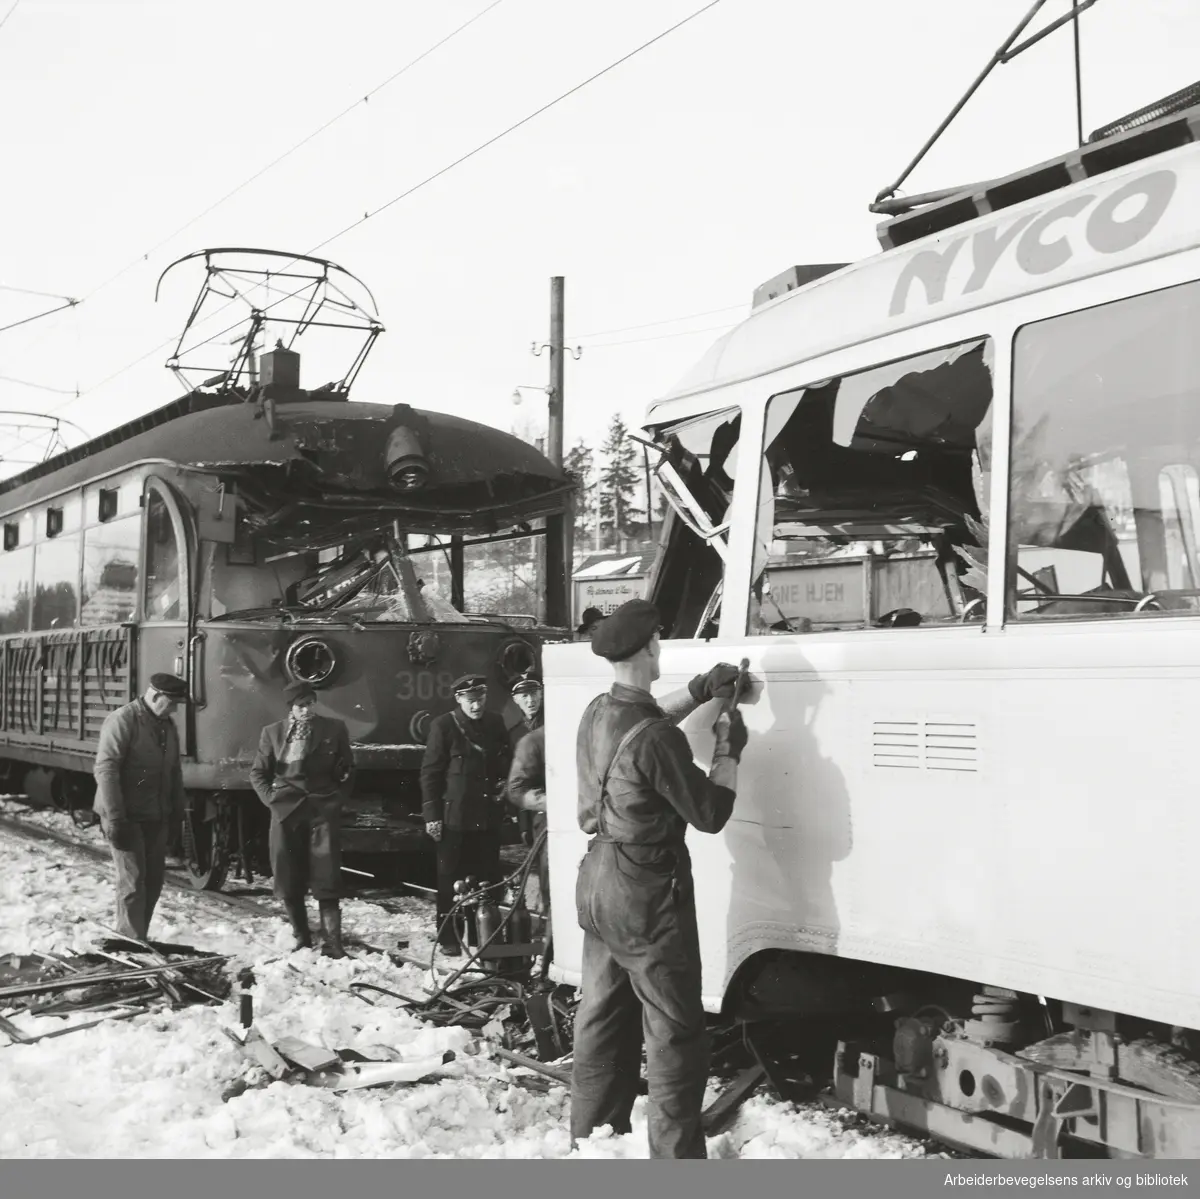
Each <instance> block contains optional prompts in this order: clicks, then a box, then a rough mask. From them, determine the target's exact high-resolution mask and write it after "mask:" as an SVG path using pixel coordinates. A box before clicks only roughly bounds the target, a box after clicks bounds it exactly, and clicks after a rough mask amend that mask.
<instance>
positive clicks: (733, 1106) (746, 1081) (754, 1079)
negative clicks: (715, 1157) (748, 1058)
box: [701, 1062, 767, 1137]
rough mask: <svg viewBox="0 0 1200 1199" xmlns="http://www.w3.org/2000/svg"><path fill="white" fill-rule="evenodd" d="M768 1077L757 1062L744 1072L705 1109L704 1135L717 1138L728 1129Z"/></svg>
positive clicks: (703, 1117) (702, 1117)
mask: <svg viewBox="0 0 1200 1199" xmlns="http://www.w3.org/2000/svg"><path fill="white" fill-rule="evenodd" d="M766 1077H767V1072H766V1071H765V1070H764V1069H763V1068H762V1066H761V1065H760V1064H758V1063H757V1062H756V1063H755V1064H754V1065H753V1066H748V1067H747V1068H746V1069H745V1070H743V1071H742V1072H741V1073H740V1074H739V1075H738V1076H737V1077H736V1078H735V1079H734V1080H733V1081H732V1082H731V1083H730V1084H729V1086H727V1087H726V1088H725V1090H723V1091H722V1092H721V1093H720V1095H718V1096H717V1097H716V1099H714V1100H713V1101H712V1103H711V1104H709V1106H708V1107H707V1108H705V1110H704V1113H703V1115H702V1116H701V1119H702V1121H703V1123H704V1135H705V1136H709V1137H715V1136H717V1135H718V1134H719V1133H722V1132H724V1131H725V1129H727V1128H728V1127H729V1126H730V1125H731V1124H732V1123H733V1121H734V1120H735V1119H736V1118H737V1114H738V1109H739V1108H740V1107H741V1106H742V1104H743V1103H745V1102H746V1100H747V1099H749V1098H750V1096H751V1094H752V1093H753V1092H754V1090H755V1089H756V1088H757V1087H758V1085H759V1084H760V1083H761V1082H762V1081H763V1080H764V1079H765V1078H766Z"/></svg>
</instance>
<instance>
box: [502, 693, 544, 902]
mask: <svg viewBox="0 0 1200 1199" xmlns="http://www.w3.org/2000/svg"><path fill="white" fill-rule="evenodd" d="M512 694H513V700H514V701H515V703H516V704H517V706H518V707H519V708H520V709H521V712H522V713H523V715H524V719H523V720H521V721H519V722H518V723H517V724H515V725H513V726H511V727H510V729H509V736H510V738H511V741H512V751H513V759H512V766H511V767H510V768H509V772H508V801H509V803H511V804H512V805H513V807H515V808H516V809H517V823H518V825H519V826H520V829H521V838H522V840H523V841H524V842H525V844H526V845H530V846H531V845H533V843H534V842H535V841H536V840H537V838H538V837H539V836H540V835H541V832H542V830H543V829H544V828H545V827H546V728H545V724H544V720H543V715H542V680H541V676H540V675H538V674H537V673H536V672H535V671H532V670H531V671H527V672H526V673H525V675H524V676H523V677H522V678H520V679H518V680H517V682H516V683H514V684H513V689H512ZM548 858H549V854H548V852H547V850H546V848H545V846H543V847H542V850H541V853H540V854H539V855H538V861H537V881H538V894H537V899H536V905H537V907H538V908H540V909H541V911H542V913H543V914H545V913H546V912H548V910H549V906H550V871H549V863H548ZM530 903H531V904H533V903H534V900H533V899H531V900H530Z"/></svg>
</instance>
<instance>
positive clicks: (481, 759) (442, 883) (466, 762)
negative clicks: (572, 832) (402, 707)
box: [421, 674, 512, 955]
mask: <svg viewBox="0 0 1200 1199" xmlns="http://www.w3.org/2000/svg"><path fill="white" fill-rule="evenodd" d="M453 688H454V699H455V702H456V705H457V706H456V707H455V708H454V710H453V711H450V712H444V713H443V714H442V715H441V716H438V717H437V718H436V719H434V720H433V721H432V722H431V723H430V725H429V739H428V741H427V742H426V744H425V757H424V759H423V760H422V762H421V807H422V811H423V814H424V817H425V831H426V832H427V833H428V834H429V835H430V836H431V837H432V838H433V839H434V841H436V842H437V881H438V894H437V929H438V942H439V944H440V946H441V948H442V951H443V952H444V953H447V954H450V955H455V954H457V953H458V952H459V945H458V938H457V935H456V934H455V931H454V929H453V927H452V926H451V925H450V923H449V922H448V921H447V919H446V917H447V916H448V915H449V913H450V909H451V908H452V907H453V906H454V884H455V882H457V881H458V880H459V879H463V878H467V877H472V876H473V877H474V878H476V879H477V880H478V881H479V882H481V883H485V882H489V883H490V882H496V881H498V880H499V877H500V823H501V820H502V818H503V812H504V787H505V783H506V781H507V779H508V767H509V763H510V762H511V759H512V751H511V750H510V748H509V740H508V731H507V730H506V729H505V727H504V718H503V717H502V716H501V715H500V714H499V713H498V712H487V711H485V710H484V706H485V704H486V703H487V680H486V679H485V678H484V677H483V676H482V675H478V674H466V675H463V676H462V677H461V678H458V679H455V681H454V684H453Z"/></svg>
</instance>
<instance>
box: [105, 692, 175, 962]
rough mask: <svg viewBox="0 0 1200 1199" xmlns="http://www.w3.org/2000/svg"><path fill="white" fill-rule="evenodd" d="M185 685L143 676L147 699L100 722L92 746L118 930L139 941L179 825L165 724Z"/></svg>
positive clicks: (171, 726) (170, 732)
mask: <svg viewBox="0 0 1200 1199" xmlns="http://www.w3.org/2000/svg"><path fill="white" fill-rule="evenodd" d="M187 698H188V691H187V683H185V682H184V681H183V679H179V678H176V677H175V676H174V675H172V674H154V675H151V676H150V686H149V688H147V690H146V693H145V694H144V695H142V696H140V697H139V698H138V699H135V700H134V701H133V703H131V704H125V706H124V707H121V708H118V709H117V710H116V711H115V712H110V713H109V714H108V716H107V717H105V720H104V724H103V725H102V726H101V728H100V744H99V745H98V746H97V747H96V763H95V767H94V768H93V773H94V775H95V778H96V799H95V809H96V812H97V813H98V814H99V816H100V824H101V827H102V828H103V829H104V835H105V837H106V838H107V840H108V844H109V847H110V849H111V851H112V859H113V865H114V866H115V867H116V871H117V927H116V931H117V933H119V934H120V935H121V936H122V937H132V938H133V939H135V940H138V941H144V940H146V936H147V934H148V933H149V930H150V918H151V917H152V916H153V915H154V906H155V904H157V903H158V897H159V895H161V894H162V887H163V879H164V877H165V875H166V858H167V844H168V842H169V841H170V839H171V830H172V827H173V826H174V825H178V824H180V822H181V821H182V819H183V771H182V768H181V766H180V760H179V734H178V732H177V731H176V729H175V722H174V721H173V720H172V719H171V717H172V715H173V714H174V712H175V708H176V706H177V705H178V704H181V703H186V702H187Z"/></svg>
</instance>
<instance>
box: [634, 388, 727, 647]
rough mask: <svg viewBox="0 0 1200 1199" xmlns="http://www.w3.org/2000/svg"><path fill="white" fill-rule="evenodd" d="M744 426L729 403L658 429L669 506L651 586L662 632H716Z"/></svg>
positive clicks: (704, 634)
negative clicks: (740, 442) (661, 545)
mask: <svg viewBox="0 0 1200 1199" xmlns="http://www.w3.org/2000/svg"><path fill="white" fill-rule="evenodd" d="M741 428H742V415H741V412H740V411H739V410H738V409H736V408H727V409H725V410H723V411H721V412H716V413H709V414H706V415H704V416H700V417H691V418H688V419H686V420H682V421H678V422H676V423H675V424H671V425H665V426H663V427H662V428H661V429H659V430H658V432H657V437H656V441H657V443H658V444H659V446H660V447H661V448H662V450H663V459H662V461H661V462H660V463H659V465H658V467H657V468H656V470H655V474H656V475H657V477H658V481H659V484H660V485H661V487H662V489H663V494H664V496H665V497H666V499H667V502H668V503H669V504H670V510H669V511H668V513H667V515H666V520H665V522H664V524H663V533H662V543H663V545H664V546H665V550H664V552H663V555H662V557H661V559H660V560H659V564H658V566H657V567H656V569H655V571H654V573H653V575H652V577H651V579H650V585H649V589H650V599H651V600H652V601H653V602H654V603H655V604H656V605H657V606H658V610H659V612H660V613H661V615H662V620H663V631H662V636H663V637H664V638H670V637H710V636H714V635H715V634H716V631H717V624H718V621H719V618H720V612H721V589H722V585H723V582H724V577H725V552H726V537H727V532H726V529H727V525H728V518H729V511H730V505H731V504H732V503H733V489H734V484H735V482H736V479H737V464H738V445H739V440H740V437H741Z"/></svg>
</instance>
